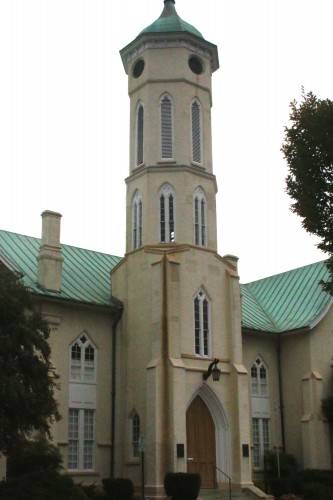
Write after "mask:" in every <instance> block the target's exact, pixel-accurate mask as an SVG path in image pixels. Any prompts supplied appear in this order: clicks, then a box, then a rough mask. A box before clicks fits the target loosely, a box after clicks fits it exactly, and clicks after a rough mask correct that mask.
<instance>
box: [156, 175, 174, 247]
mask: <svg viewBox="0 0 333 500" xmlns="http://www.w3.org/2000/svg"><path fill="white" fill-rule="evenodd" d="M159 204H160V242H161V243H172V242H174V241H175V219H174V213H175V193H174V191H173V189H172V187H171V186H170V185H169V184H164V186H163V187H162V188H161V190H160V192H159Z"/></svg>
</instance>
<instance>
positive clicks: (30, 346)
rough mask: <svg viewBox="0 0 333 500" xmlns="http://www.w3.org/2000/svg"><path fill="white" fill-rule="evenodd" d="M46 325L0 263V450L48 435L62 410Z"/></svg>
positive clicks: (27, 295)
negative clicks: (31, 437) (27, 437)
mask: <svg viewBox="0 0 333 500" xmlns="http://www.w3.org/2000/svg"><path fill="white" fill-rule="evenodd" d="M49 334H50V330H49V326H48V324H47V323H46V321H44V320H43V318H42V316H41V314H40V313H39V312H38V311H36V310H35V308H34V306H33V301H32V296H31V294H30V293H29V291H28V289H27V288H26V287H25V286H24V285H23V284H22V283H21V282H20V280H19V277H18V276H16V275H15V274H14V273H12V272H11V271H9V270H8V269H7V268H6V267H5V266H3V265H2V264H0V346H1V348H0V453H3V454H5V455H7V454H8V453H10V451H11V449H12V448H13V446H15V444H17V443H18V442H19V441H20V440H21V439H22V437H23V436H25V435H29V434H30V433H31V432H32V431H34V430H40V431H42V432H46V433H47V434H49V430H50V425H51V423H52V422H53V421H56V420H59V419H60V415H59V412H58V408H57V403H56V401H55V397H54V391H55V388H56V387H57V379H58V376H57V375H56V373H55V371H54V369H53V367H52V363H51V360H50V355H51V350H50V346H49V344H48V338H49Z"/></svg>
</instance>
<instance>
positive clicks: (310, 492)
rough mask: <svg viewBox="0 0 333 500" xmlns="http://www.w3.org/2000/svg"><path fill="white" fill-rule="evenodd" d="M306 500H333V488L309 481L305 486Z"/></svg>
mask: <svg viewBox="0 0 333 500" xmlns="http://www.w3.org/2000/svg"><path fill="white" fill-rule="evenodd" d="M303 499H304V500H333V490H332V489H331V488H329V487H328V486H327V485H325V484H321V483H318V482H315V483H307V484H305V485H304V487H303Z"/></svg>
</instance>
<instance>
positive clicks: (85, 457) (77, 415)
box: [67, 408, 95, 471]
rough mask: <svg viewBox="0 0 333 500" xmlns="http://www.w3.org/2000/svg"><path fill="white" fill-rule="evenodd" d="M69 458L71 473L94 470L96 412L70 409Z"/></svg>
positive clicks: (68, 466)
mask: <svg viewBox="0 0 333 500" xmlns="http://www.w3.org/2000/svg"><path fill="white" fill-rule="evenodd" d="M67 458H68V465H67V468H68V470H70V471H74V470H75V471H92V470H94V465H95V410H90V409H85V408H82V409H81V408H69V412H68V454H67Z"/></svg>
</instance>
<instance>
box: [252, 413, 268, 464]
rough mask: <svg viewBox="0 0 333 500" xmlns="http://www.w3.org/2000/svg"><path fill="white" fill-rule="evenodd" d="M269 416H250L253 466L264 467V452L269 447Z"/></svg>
mask: <svg viewBox="0 0 333 500" xmlns="http://www.w3.org/2000/svg"><path fill="white" fill-rule="evenodd" d="M269 420H270V419H269V418H257V417H254V418H252V440H253V468H254V469H256V470H262V469H263V468H264V460H265V454H266V453H267V451H268V450H269V447H270V430H269Z"/></svg>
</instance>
